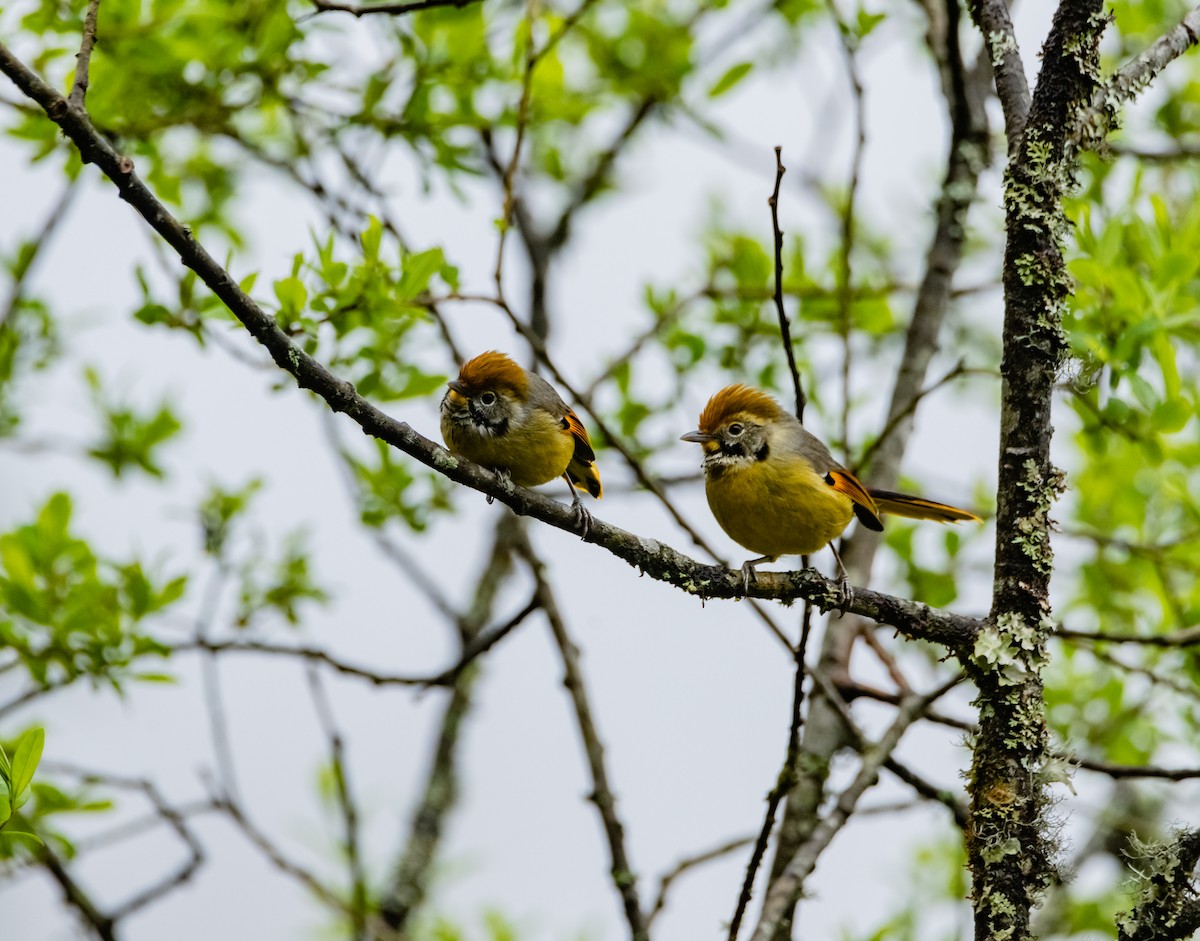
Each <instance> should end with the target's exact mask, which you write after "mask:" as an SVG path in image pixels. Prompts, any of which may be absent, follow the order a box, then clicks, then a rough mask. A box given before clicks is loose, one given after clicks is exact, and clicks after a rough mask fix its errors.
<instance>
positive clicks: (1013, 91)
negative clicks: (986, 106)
mask: <svg viewBox="0 0 1200 941" xmlns="http://www.w3.org/2000/svg"><path fill="white" fill-rule="evenodd" d="M967 8H968V9H969V10H970V11H971V19H973V20H974V21H975V25H976V26H977V27H979V32H981V33H982V34H983V41H984V42H985V43H986V44H987V50H988V55H989V57H990V58H991V62H992V72H993V74H994V75H995V76H996V93H997V94H998V95H999V97H1000V106H1001V107H1002V108H1003V109H1004V130H1005V135H1006V137H1007V138H1008V154H1009V156H1010V157H1011V156H1013V155H1014V154H1015V152H1016V147H1017V144H1018V143H1019V142H1020V140H1021V135H1022V134H1024V132H1025V119H1026V116H1027V115H1028V114H1029V82H1028V81H1027V80H1026V78H1025V64H1024V62H1022V60H1021V50H1020V48H1019V47H1018V46H1017V32H1016V30H1015V29H1014V28H1013V22H1012V17H1010V16H1009V13H1008V0H968V3H967Z"/></svg>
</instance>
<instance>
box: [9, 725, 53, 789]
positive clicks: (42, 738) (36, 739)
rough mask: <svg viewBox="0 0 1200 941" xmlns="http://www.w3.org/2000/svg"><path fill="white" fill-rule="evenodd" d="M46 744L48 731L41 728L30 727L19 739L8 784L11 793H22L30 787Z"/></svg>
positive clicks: (14, 751)
mask: <svg viewBox="0 0 1200 941" xmlns="http://www.w3.org/2000/svg"><path fill="white" fill-rule="evenodd" d="M45 744H46V732H45V730H43V729H41V728H32V729H29V730H28V731H26V732H25V734H24V735H22V736H21V737H20V739H18V740H17V747H16V748H15V749H14V750H13V757H12V771H11V773H10V778H9V784H8V788H9V793H10V794H12V795H14V796H17V795H20V794H22V793H23V792H24V791H25V789H26V788H27V787H29V782H30V781H32V780H33V773H34V772H35V771H36V770H37V766H38V763H39V762H40V761H41V760H42V748H43V747H44V746H45Z"/></svg>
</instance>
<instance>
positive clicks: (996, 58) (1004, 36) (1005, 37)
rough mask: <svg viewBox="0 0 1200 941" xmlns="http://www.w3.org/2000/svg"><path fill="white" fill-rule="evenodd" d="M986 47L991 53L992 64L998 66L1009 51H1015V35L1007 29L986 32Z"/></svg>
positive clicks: (1002, 62)
mask: <svg viewBox="0 0 1200 941" xmlns="http://www.w3.org/2000/svg"><path fill="white" fill-rule="evenodd" d="M988 48H989V49H990V50H991V54H992V65H993V66H996V67H999V66H1002V65H1003V64H1004V60H1005V59H1006V58H1007V57H1008V54H1009V53H1010V52H1014V53H1015V52H1016V51H1017V37H1016V36H1015V35H1014V34H1013V33H1011V32H1008V31H1001V30H994V31H992V32H990V33H988Z"/></svg>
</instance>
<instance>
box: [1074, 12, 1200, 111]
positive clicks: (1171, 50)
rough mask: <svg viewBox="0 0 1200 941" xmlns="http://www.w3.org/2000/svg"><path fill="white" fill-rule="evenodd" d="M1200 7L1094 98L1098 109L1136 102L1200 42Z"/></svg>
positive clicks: (1097, 91) (1138, 57)
mask: <svg viewBox="0 0 1200 941" xmlns="http://www.w3.org/2000/svg"><path fill="white" fill-rule="evenodd" d="M1198 37H1200V5H1197V6H1194V7H1192V9H1191V10H1189V11H1188V13H1187V15H1186V16H1184V18H1183V19H1182V20H1180V21H1179V22H1178V23H1177V24H1176V25H1175V26H1174V27H1173V28H1172V29H1171V30H1169V31H1168V32H1166V33H1164V34H1163V35H1162V36H1160V37H1159V38H1158V39H1157V40H1155V41H1154V42H1153V43H1152V44H1151V45H1150V46H1148V47H1147V48H1146V49H1145V50H1143V51H1142V53H1141V54H1140V55H1138V56H1137V57H1136V58H1134V59H1132V60H1131V61H1129V62H1127V63H1126V64H1125V65H1123V66H1122V67H1121V68H1120V69H1118V70H1117V72H1116V74H1115V75H1113V76H1112V78H1110V79H1109V80H1108V81H1107V82H1105V83H1104V85H1103V87H1101V88H1099V89H1097V90H1096V92H1095V94H1093V96H1092V107H1093V108H1098V107H1100V106H1101V105H1102V104H1105V103H1107V104H1108V105H1109V106H1114V105H1118V104H1124V103H1125V102H1127V101H1132V100H1133V99H1134V98H1136V97H1137V96H1138V95H1139V94H1140V93H1141V92H1142V91H1144V90H1145V88H1146V86H1148V85H1149V84H1150V83H1151V82H1152V81H1153V80H1154V78H1155V76H1157V75H1158V73H1159V72H1161V71H1162V70H1163V69H1164V68H1166V67H1167V66H1168V65H1169V64H1170V63H1171V62H1173V61H1174V60H1175V59H1177V58H1179V57H1180V56H1181V55H1183V54H1184V53H1185V52H1187V51H1188V50H1189V49H1191V48H1192V46H1194V45H1196V44H1197V42H1200V38H1198Z"/></svg>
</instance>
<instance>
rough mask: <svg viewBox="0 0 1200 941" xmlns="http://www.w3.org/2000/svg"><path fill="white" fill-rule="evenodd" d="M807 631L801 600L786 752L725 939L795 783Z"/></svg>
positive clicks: (741, 912) (736, 924)
mask: <svg viewBox="0 0 1200 941" xmlns="http://www.w3.org/2000/svg"><path fill="white" fill-rule="evenodd" d="M811 631H812V606H811V605H809V604H805V605H804V614H803V616H802V620H801V626H800V643H799V644H798V645H797V646H796V652H795V654H794V656H795V663H796V669H795V673H794V677H795V678H794V680H793V682H792V719H791V723H790V725H789V727H788V743H787V752H786V755H785V756H784V759H783V767H782V768H781V769H780V770H779V777H778V778H777V779H776V781H775V786H774V787H773V788H771V791H770V793H769V794H768V795H767V810H766V813H765V814H763V823H762V827H760V828H759V831H758V839H757V840H756V841H755V843H754V851H753V852H752V853H751V854H750V862H749V863H748V864H747V865H746V875H745V877H744V878H743V879H742V889H741V891H740V892H739V893H738V900H737V907H736V908H735V909H734V912H733V918H732V919H731V920H730V922H729V935H728V937H729V941H737V936H738V930H739V929H740V928H741V926H742V918H743V917H745V914H746V906H747V905H749V904H750V897H751V894H752V893H753V891H754V879H755V877H756V876H757V874H758V867H759V866H760V865H761V864H762V859H763V856H764V855H766V852H767V843H768V841H769V840H770V838H771V830H772V829H773V828H774V826H775V814H776V812H777V811H778V810H779V804H780V802H781V801H782V800H783V799H784V798H785V797H787V795H788V794H789V793H790V792H791V790H792V788H793V787H795V786H796V757H797V755H799V753H800V727H801V724H802V723H803V721H804V718H803V715H804V714H803V705H804V677H805V666H806V661H805V657H806V656H807V655H808V638H809V634H810V633H811Z"/></svg>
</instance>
